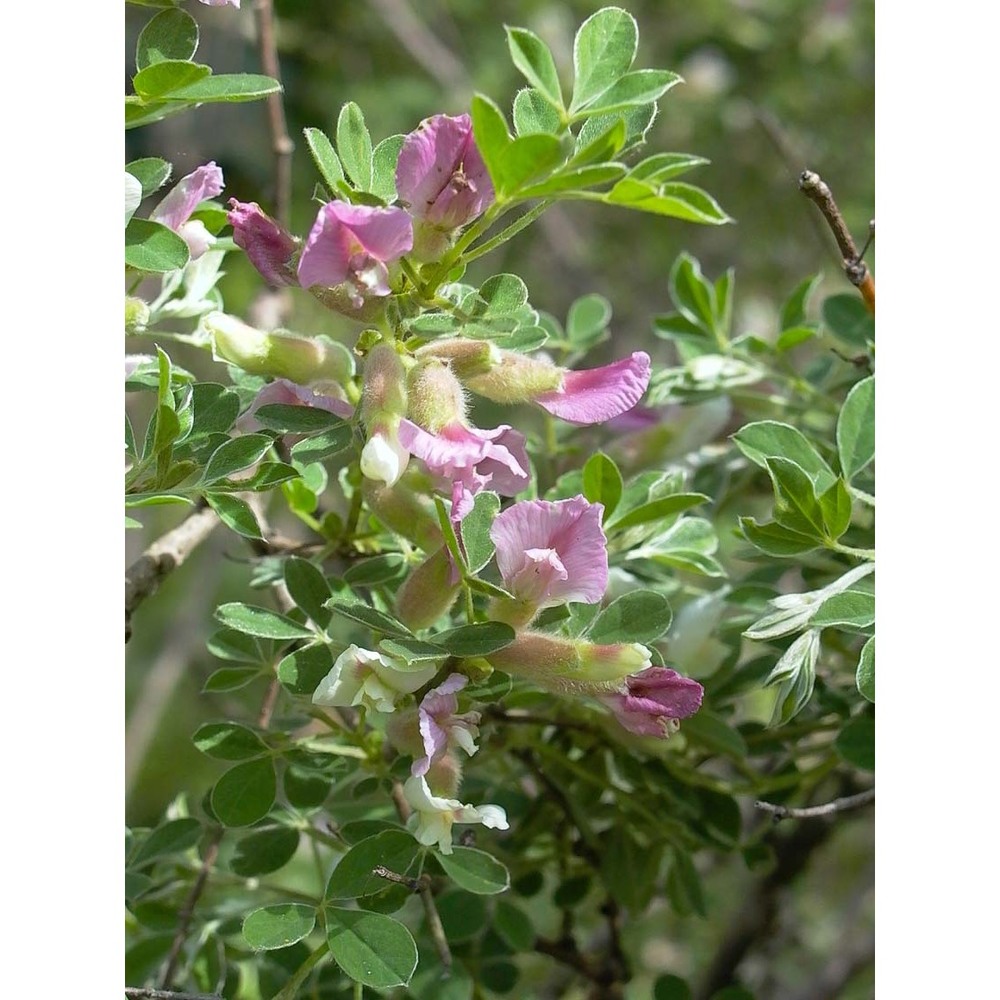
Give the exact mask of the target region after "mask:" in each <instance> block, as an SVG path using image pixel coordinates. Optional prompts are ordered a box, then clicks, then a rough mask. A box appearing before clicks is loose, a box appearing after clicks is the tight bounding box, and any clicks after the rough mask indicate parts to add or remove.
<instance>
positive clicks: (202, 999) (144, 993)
mask: <svg viewBox="0 0 1000 1000" xmlns="http://www.w3.org/2000/svg"><path fill="white" fill-rule="evenodd" d="M125 996H127V997H128V998H129V1000H223V997H221V996H220V995H219V994H218V993H177V992H176V991H174V990H153V989H148V988H147V987H145V986H126V987H125Z"/></svg>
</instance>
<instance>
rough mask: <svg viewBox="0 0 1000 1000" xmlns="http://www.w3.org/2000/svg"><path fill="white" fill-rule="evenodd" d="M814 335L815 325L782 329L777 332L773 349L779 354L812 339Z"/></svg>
mask: <svg viewBox="0 0 1000 1000" xmlns="http://www.w3.org/2000/svg"><path fill="white" fill-rule="evenodd" d="M815 336H816V327H814V326H793V327H791V328H790V329H788V330H782V331H781V333H780V334H778V339H777V340H775V342H774V349H775V350H776V351H777V352H778V353H779V354H780V353H782V352H784V351H790V350H791V349H792V348H793V347H798V346H799V344H804V343H805V342H806V341H807V340H812V338H813V337H815Z"/></svg>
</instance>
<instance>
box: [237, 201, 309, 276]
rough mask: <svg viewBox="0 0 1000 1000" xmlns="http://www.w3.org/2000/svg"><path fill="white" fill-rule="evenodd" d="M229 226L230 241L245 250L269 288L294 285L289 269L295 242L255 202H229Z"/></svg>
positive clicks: (295, 245) (296, 243) (295, 246)
mask: <svg viewBox="0 0 1000 1000" xmlns="http://www.w3.org/2000/svg"><path fill="white" fill-rule="evenodd" d="M229 224H230V225H231V226H232V227H233V240H234V241H235V243H236V245H237V246H238V247H240V248H241V249H242V250H244V251H246V255H247V256H248V257H249V258H250V263H251V264H253V266H254V267H255V268H257V270H258V271H260V273H261V274H262V275H263V277H264V278H265V279H266V280H267V282H268V284H270V285H297V284H298V283H299V281H298V278H297V276H296V274H295V268H294V267H292V257H293V256H294V254H295V250H296V248H297V247H298V241H297V240H296V239H295V237H294V236H292V235H291V234H290V233H288V232H287V231H286V230H285V229H284V228H283V227H282V226H279V225H278V223H277V222H275V221H274V219H272V218H271V217H270V216H269V215H267V214H266V213H265V212H263V211H261V207H260V205H258V204H257V202H255V201H250V202H245V201H237V200H236V199H235V198H230V199H229Z"/></svg>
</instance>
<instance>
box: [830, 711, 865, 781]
mask: <svg viewBox="0 0 1000 1000" xmlns="http://www.w3.org/2000/svg"><path fill="white" fill-rule="evenodd" d="M835 746H836V747H837V753H839V754H840V756H841V757H843V758H844V760H846V761H847V763H848V764H852V765H853V766H854V767H858V768H860V769H861V770H862V771H874V770H875V720H874V719H872V718H870V717H869V716H867V715H862V716H858V717H856V718H854V719H851V721H850V722H848V723H847V725H846V726H844V728H843V729H842V730H841V731H840V735H839V736H838V737H837V740H836V743H835Z"/></svg>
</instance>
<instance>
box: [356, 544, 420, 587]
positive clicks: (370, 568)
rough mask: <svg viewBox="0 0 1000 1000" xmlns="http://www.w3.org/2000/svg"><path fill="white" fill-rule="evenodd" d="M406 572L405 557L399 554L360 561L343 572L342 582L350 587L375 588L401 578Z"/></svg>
mask: <svg viewBox="0 0 1000 1000" xmlns="http://www.w3.org/2000/svg"><path fill="white" fill-rule="evenodd" d="M405 570H406V557H405V556H404V555H403V554H402V553H401V552H387V553H386V554H385V555H381V556H372V558H371V559H362V560H361V561H360V562H356V563H354V565H353V566H351V567H350V568H349V569H347V570H345V571H344V582H345V583H348V584H350V585H351V587H377V586H380V585H381V584H383V583H388V582H389V581H390V580H395V579H397V578H398V577H400V576H402V575H403V573H404V572H405Z"/></svg>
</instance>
